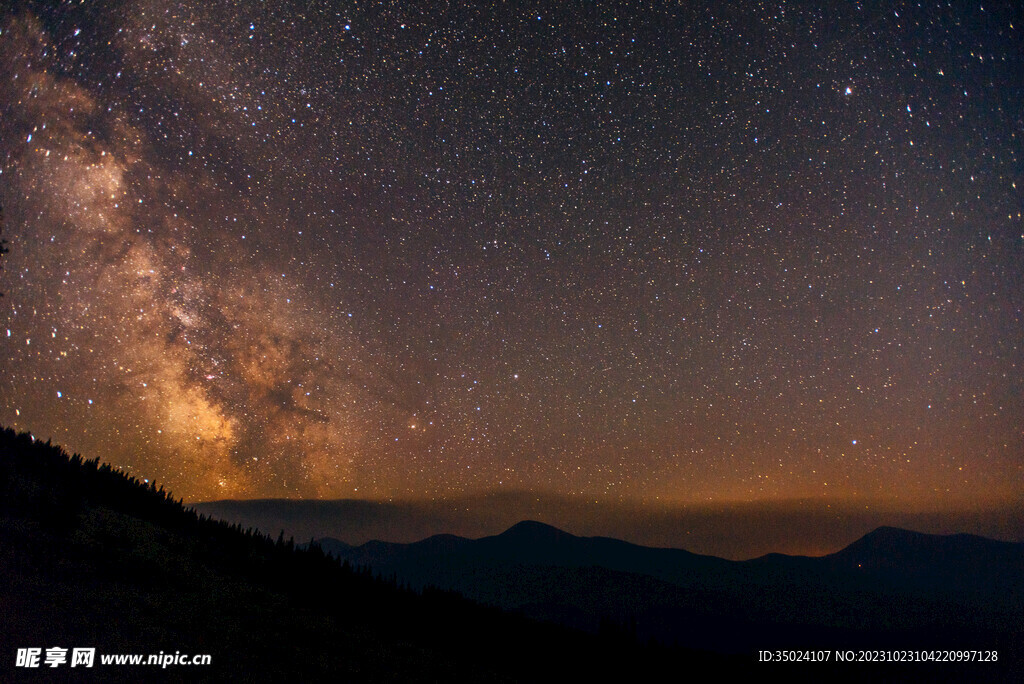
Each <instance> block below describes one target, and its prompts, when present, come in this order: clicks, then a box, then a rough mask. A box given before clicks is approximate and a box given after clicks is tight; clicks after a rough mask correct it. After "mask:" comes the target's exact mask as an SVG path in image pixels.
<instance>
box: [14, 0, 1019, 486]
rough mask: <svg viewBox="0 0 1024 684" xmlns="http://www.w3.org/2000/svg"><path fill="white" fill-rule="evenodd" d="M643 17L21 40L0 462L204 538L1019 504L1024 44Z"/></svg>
mask: <svg viewBox="0 0 1024 684" xmlns="http://www.w3.org/2000/svg"><path fill="white" fill-rule="evenodd" d="M14 4H15V5H19V3H14ZM638 5H639V3H633V4H631V6H630V8H624V7H622V6H618V5H616V4H612V3H590V2H587V3H583V2H564V3H523V2H512V3H494V4H480V5H470V4H468V3H459V2H452V3H443V2H429V3H411V2H390V3H382V4H378V3H369V2H359V3H355V2H337V1H331V0H313V1H311V2H310V1H308V0H303V1H298V0H295V1H294V2H289V1H287V0H277V1H272V2H257V1H256V0H237V1H235V2H225V1H221V0H212V1H208V2H207V1H203V2H200V1H198V0H196V1H195V2H171V1H170V0H139V1H129V2H124V1H118V2H103V1H94V2H88V1H82V2H78V1H76V2H64V3H60V4H58V3H56V2H50V1H47V2H34V3H33V2H28V3H21V4H20V5H19V6H18V7H16V8H15V9H13V10H11V9H8V10H5V11H3V14H2V21H0V26H2V35H0V164H2V173H0V202H2V205H3V209H4V226H3V237H4V238H6V239H7V240H8V243H9V244H8V247H9V248H10V253H9V254H7V255H5V256H4V257H3V261H2V264H3V271H2V274H0V291H3V293H4V297H3V299H2V300H0V311H2V313H0V336H2V338H0V339H2V342H0V344H2V346H3V354H2V355H0V364H2V365H0V424H3V425H6V426H10V427H14V428H17V429H19V430H30V431H32V432H33V434H35V435H36V436H37V437H39V438H41V439H51V438H52V439H53V441H54V442H57V443H60V444H62V445H64V446H65V447H67V448H68V449H69V450H74V451H78V452H81V453H82V454H83V455H85V456H87V457H93V456H100V457H102V458H103V459H104V460H106V461H109V462H111V463H113V464H115V465H118V466H121V467H124V468H127V469H128V472H129V473H131V474H133V475H135V476H137V477H139V478H147V479H151V480H155V481H157V482H159V483H161V484H164V485H165V486H166V487H167V488H169V489H171V490H172V491H173V492H174V494H175V495H176V496H183V497H184V498H185V499H186V500H189V501H196V500H209V499H222V498H253V497H328V498H368V499H417V500H425V499H427V500H429V499H431V498H439V497H459V496H464V495H474V494H479V493H484V492H495V491H501V492H537V493H540V492H544V493H547V494H553V495H558V496H569V497H579V498H581V499H584V498H585V499H588V500H594V501H618V502H622V501H637V500H642V501H646V502H666V503H672V502H680V503H682V502H728V501H733V502H735V501H747V502H749V501H773V500H784V499H795V498H805V499H806V498H812V499H813V498H821V497H823V498H825V499H827V500H832V499H835V500H844V501H849V500H861V499H863V500H872V501H878V500H882V501H889V502H891V503H894V504H899V505H906V506H923V505H940V506H945V505H954V504H956V505H961V504H978V505H981V504H984V503H986V502H995V501H999V500H1004V499H1007V498H1012V497H1015V496H1020V495H1021V494H1022V492H1024V394H1022V378H1024V368H1022V366H1024V223H1022V220H1021V211H1022V202H1021V184H1022V183H1024V178H1022V149H1021V137H1022V135H1024V133H1022V131H1024V102H1022V100H1024V50H1022V46H1024V40H1022V34H1021V31H1022V28H1024V16H1022V15H1024V11H1022V9H1021V6H1020V4H1019V3H1018V2H991V3H989V2H970V3H969V2H964V3H959V2H954V3H929V2H926V3H922V4H921V5H919V4H918V3H907V2H895V3H856V2H844V3H816V2H806V3H805V2H776V3H754V2H743V3H732V2H728V3H723V2H708V3H702V2H698V3H679V4H678V5H676V4H674V3H657V4H656V7H651V8H647V9H639V8H637V6H638ZM665 5H670V7H669V8H666V7H665ZM824 5H829V9H822V8H821V7H819V6H824Z"/></svg>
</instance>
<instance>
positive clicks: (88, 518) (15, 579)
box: [0, 430, 749, 682]
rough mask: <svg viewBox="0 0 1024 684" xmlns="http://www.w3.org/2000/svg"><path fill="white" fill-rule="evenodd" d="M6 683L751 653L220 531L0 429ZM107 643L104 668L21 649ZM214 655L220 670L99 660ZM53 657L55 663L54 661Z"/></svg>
mask: <svg viewBox="0 0 1024 684" xmlns="http://www.w3.org/2000/svg"><path fill="white" fill-rule="evenodd" d="M0 617H2V619H0V681H4V682H8V681H23V680H26V679H28V680H35V679H40V680H46V681H81V680H82V679H83V678H84V679H87V680H88V679H101V680H103V681H110V680H114V681H132V682H136V681H168V680H170V681H189V682H192V681H280V682H291V681H298V682H318V681H343V682H344V681H377V682H405V681H436V682H458V681H472V682H477V681H480V682H486V681H538V680H539V681H551V680H555V679H559V680H564V679H573V680H575V679H577V678H580V677H584V678H590V679H595V678H596V679H598V680H606V679H607V678H609V677H618V678H622V677H626V676H631V677H637V676H639V677H640V678H641V679H647V678H649V677H653V673H654V672H656V671H661V670H663V669H664V668H666V667H670V666H672V667H674V666H675V665H676V664H677V663H679V662H685V663H686V668H687V670H688V671H689V672H694V673H701V672H705V671H707V672H730V671H731V672H734V673H742V671H743V670H744V668H747V667H749V658H731V659H730V658H724V657H721V656H716V655H713V654H701V653H699V652H696V651H688V650H680V649H666V648H658V647H653V646H641V645H638V644H637V643H636V642H635V641H634V640H632V639H631V638H630V637H629V635H627V634H623V633H621V632H616V631H614V630H606V631H605V633H604V634H601V635H590V634H585V633H583V632H579V631H574V630H571V629H567V628H564V627H561V626H556V625H550V624H540V623H537V622H535V621H532V620H529V619H526V618H523V617H521V616H514V615H507V614H504V613H502V612H500V611H499V610H497V609H495V608H485V607H481V606H478V605H476V604H474V603H472V602H470V601H467V600H465V599H462V598H461V597H459V596H457V595H453V594H451V593H446V592H441V591H432V590H429V589H427V590H422V589H421V590H420V591H417V592H413V591H411V590H408V589H402V588H400V587H398V586H396V583H395V582H393V581H388V580H382V579H379V578H375V577H374V576H373V575H371V574H370V573H369V572H366V571H356V570H353V569H352V568H351V567H350V566H343V565H341V564H340V563H339V562H338V561H337V560H335V559H333V558H330V557H328V556H327V555H325V554H324V553H323V552H322V551H320V550H319V548H318V547H316V546H315V545H313V546H312V547H310V548H296V545H295V544H294V543H293V542H291V541H287V542H286V541H284V540H283V539H278V540H276V541H275V540H273V539H271V538H269V537H267V536H264V535H262V534H260V533H257V532H254V531H252V530H242V529H240V528H239V527H237V526H231V525H228V524H226V523H223V522H217V521H212V520H210V519H207V518H204V517H202V516H200V515H198V514H196V513H195V512H194V511H193V510H191V509H187V508H184V507H183V506H182V505H181V503H180V502H179V501H175V500H174V499H172V498H170V497H169V496H168V495H167V494H166V493H165V492H164V491H163V490H161V489H157V488H155V487H153V486H152V485H146V484H144V483H141V482H139V481H137V480H135V479H133V478H129V477H127V476H126V475H124V474H123V473H121V472H119V471H117V470H114V469H112V468H110V467H109V466H106V465H100V464H99V463H98V462H97V461H85V460H82V459H81V458H80V457H78V456H75V457H73V458H69V457H68V456H67V454H65V453H64V452H63V451H61V450H60V449H59V448H57V447H53V446H50V445H49V444H42V443H39V442H35V441H33V440H32V439H31V438H30V437H29V436H27V435H16V434H15V433H14V432H12V431H10V430H5V431H0ZM52 647H62V648H66V649H68V652H67V657H68V659H69V660H70V654H71V649H74V648H79V647H93V648H95V649H96V653H97V656H96V663H95V665H94V667H93V669H92V670H88V671H87V670H85V669H83V668H82V667H77V668H76V669H74V670H72V669H71V667H70V663H69V662H68V663H65V664H62V665H58V667H57V668H53V669H51V668H48V667H46V666H45V664H43V666H42V667H41V668H39V669H36V670H29V669H27V668H21V667H18V666H17V659H16V653H17V650H18V649H20V648H40V649H42V651H43V653H42V656H43V657H45V653H46V650H47V649H50V648H52ZM176 652H180V653H182V654H188V655H193V654H209V655H210V656H211V664H210V665H209V666H185V665H171V666H169V667H167V668H166V669H161V668H160V667H159V666H155V665H154V666H130V665H120V666H118V665H106V666H103V665H101V664H100V656H101V655H103V654H143V655H149V654H160V653H164V654H174V653H176ZM41 660H42V658H41Z"/></svg>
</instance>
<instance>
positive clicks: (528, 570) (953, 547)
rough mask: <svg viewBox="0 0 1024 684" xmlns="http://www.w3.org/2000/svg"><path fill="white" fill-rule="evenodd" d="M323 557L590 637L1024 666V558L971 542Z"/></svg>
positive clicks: (529, 546)
mask: <svg viewBox="0 0 1024 684" xmlns="http://www.w3.org/2000/svg"><path fill="white" fill-rule="evenodd" d="M319 543H320V545H321V548H323V549H324V550H325V551H326V552H328V553H332V554H335V555H337V556H338V557H339V558H342V559H345V560H347V561H349V562H351V563H353V564H355V565H360V566H367V567H372V568H374V569H375V570H377V571H380V572H384V573H387V574H394V575H395V576H396V577H398V578H400V579H401V581H404V582H408V583H409V584H410V585H411V586H414V587H415V586H427V585H433V586H439V587H442V588H446V589H452V590H456V591H459V592H461V593H462V594H464V595H465V596H467V597H471V598H473V599H476V600H478V601H481V602H483V603H487V604H492V605H495V606H500V607H501V608H504V609H506V610H514V611H518V612H521V613H523V614H525V615H529V616H532V617H537V618H542V619H547V620H554V621H556V622H560V623H562V624H567V625H572V626H574V627H578V628H581V629H587V630H591V631H597V630H599V629H600V627H601V625H602V620H607V619H608V616H614V619H615V620H617V621H618V622H619V623H620V624H624V625H629V626H630V629H632V630H634V631H635V632H636V634H637V635H638V637H639V638H641V639H646V638H655V639H658V640H659V641H661V642H663V643H672V644H686V645H688V646H693V647H699V648H705V649H714V650H720V651H723V652H740V653H741V652H750V651H751V650H753V649H759V648H768V649H771V648H782V647H791V646H792V645H793V644H801V645H802V646H803V647H807V648H811V647H814V648H818V647H820V648H837V647H841V648H853V649H858V648H860V649H868V648H870V649H879V648H900V649H909V648H915V649H916V648H977V649H988V650H992V649H1002V652H1003V653H1004V654H1009V653H1011V652H1012V653H1014V654H1016V656H1018V657H1019V655H1020V652H1021V647H1020V644H1021V643H1022V641H1021V638H1022V636H1024V627H1022V624H1024V623H1022V620H1021V615H1024V544H1018V543H1008V542H999V541H993V540H989V539H984V538H981V537H975V536H971V535H952V536H937V535H927V534H920V533H917V532H910V531H906V530H898V529H894V528H880V529H878V530H876V531H874V532H872V533H870V534H868V535H866V536H865V537H864V538H862V539H860V540H859V541H857V542H855V543H853V544H851V545H850V546H849V547H847V548H846V549H843V550H842V551H839V552H838V553H835V554H831V555H829V556H824V557H821V558H810V557H800V556H783V555H779V554H773V555H769V556H764V557H762V558H758V559H754V560H750V561H728V560H723V559H720V558H714V557H710V556H700V555H697V554H692V553H689V552H687V551H682V550H677V549H657V548H648V547H643V546H637V545H634V544H629V543H626V542H622V541H618V540H614V539H607V538H601V537H593V538H584V537H577V536H574V535H571V534H568V533H566V532H563V531H561V530H558V529H556V528H554V527H550V526H548V525H544V524H541V523H538V522H530V521H527V522H522V523H519V524H518V525H515V526H513V527H512V528H510V529H509V530H507V531H506V532H504V533H502V534H499V535H496V536H492V537H485V538H482V539H478V540H469V539H462V538H459V537H451V536H444V537H431V538H428V539H425V540H423V541H421V542H416V543H412V544H389V543H384V542H371V543H368V544H364V545H362V546H358V547H352V546H348V545H344V544H338V543H337V542H336V541H335V540H331V539H321V540H319ZM992 671H994V669H990V670H989V673H991V672H992Z"/></svg>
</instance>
